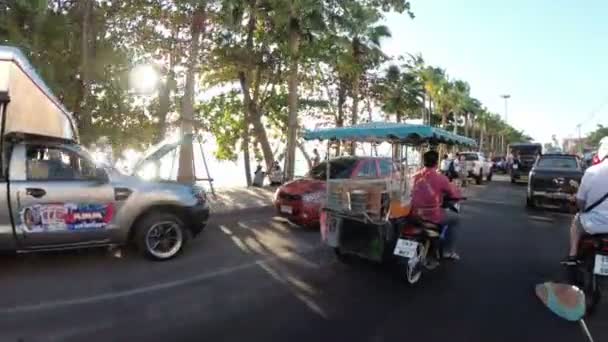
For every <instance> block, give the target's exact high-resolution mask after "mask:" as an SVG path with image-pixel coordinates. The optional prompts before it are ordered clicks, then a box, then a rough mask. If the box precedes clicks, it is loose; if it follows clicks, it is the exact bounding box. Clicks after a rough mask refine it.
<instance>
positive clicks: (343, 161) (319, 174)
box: [308, 158, 357, 180]
mask: <svg viewBox="0 0 608 342" xmlns="http://www.w3.org/2000/svg"><path fill="white" fill-rule="evenodd" d="M356 164H357V159H355V158H339V159H333V160H330V161H329V168H330V170H329V175H330V178H331V179H340V178H350V175H351V174H352V172H353V169H354V168H355V165H356ZM308 176H309V177H311V178H314V179H318V180H325V179H327V162H326V161H324V162H322V163H320V164H319V165H317V166H315V167H313V168H312V170H311V171H310V172H309V173H308Z"/></svg>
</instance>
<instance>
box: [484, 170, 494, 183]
mask: <svg viewBox="0 0 608 342" xmlns="http://www.w3.org/2000/svg"><path fill="white" fill-rule="evenodd" d="M492 173H493V172H492V171H490V174H488V176H487V177H486V180H487V181H488V182H491V181H492Z"/></svg>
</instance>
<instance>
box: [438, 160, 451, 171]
mask: <svg viewBox="0 0 608 342" xmlns="http://www.w3.org/2000/svg"><path fill="white" fill-rule="evenodd" d="M449 168H450V160H449V159H444V160H442V161H441V167H440V168H439V169H440V170H441V171H443V172H445V171H447V170H448V169H449Z"/></svg>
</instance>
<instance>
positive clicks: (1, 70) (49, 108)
mask: <svg viewBox="0 0 608 342" xmlns="http://www.w3.org/2000/svg"><path fill="white" fill-rule="evenodd" d="M0 115H2V116H1V127H0V129H1V135H2V138H3V139H4V137H6V136H7V135H10V134H12V133H15V134H33V135H38V136H46V137H52V138H59V139H64V140H70V141H74V142H77V141H78V133H77V130H76V125H75V123H74V119H73V118H72V115H71V114H70V113H69V112H68V111H67V109H66V108H65V107H64V106H63V105H62V104H61V102H59V100H58V99H57V98H56V97H55V96H54V95H53V94H52V92H51V90H50V89H49V87H48V86H47V85H46V84H45V83H44V82H43V81H42V79H41V78H40V77H39V76H38V74H37V73H36V71H35V70H34V68H33V67H32V66H31V65H30V64H29V62H28V61H27V59H26V58H25V56H23V54H22V53H21V52H20V51H19V50H18V49H16V48H13V47H8V46H0Z"/></svg>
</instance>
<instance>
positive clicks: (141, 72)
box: [129, 64, 159, 95]
mask: <svg viewBox="0 0 608 342" xmlns="http://www.w3.org/2000/svg"><path fill="white" fill-rule="evenodd" d="M158 81H159V75H158V71H156V68H155V67H154V66H152V65H149V64H142V65H138V66H136V67H135V68H133V70H131V73H130V75H129V86H130V87H131V89H133V90H134V91H135V92H137V93H139V94H144V95H149V94H152V93H154V92H155V91H156V89H157V85H158Z"/></svg>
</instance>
